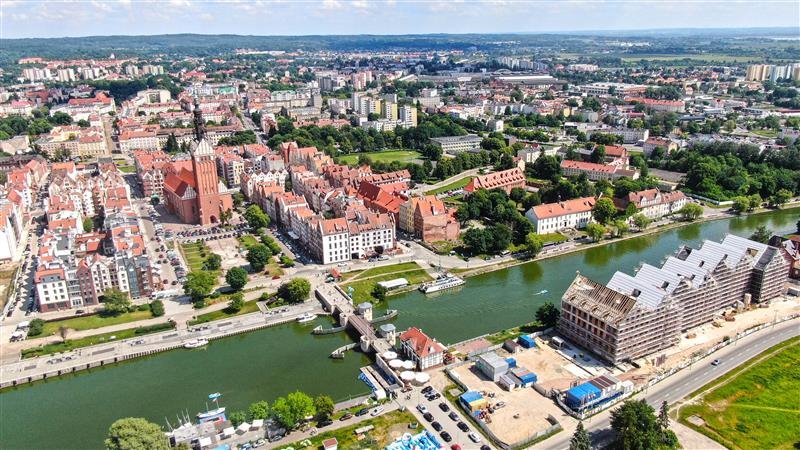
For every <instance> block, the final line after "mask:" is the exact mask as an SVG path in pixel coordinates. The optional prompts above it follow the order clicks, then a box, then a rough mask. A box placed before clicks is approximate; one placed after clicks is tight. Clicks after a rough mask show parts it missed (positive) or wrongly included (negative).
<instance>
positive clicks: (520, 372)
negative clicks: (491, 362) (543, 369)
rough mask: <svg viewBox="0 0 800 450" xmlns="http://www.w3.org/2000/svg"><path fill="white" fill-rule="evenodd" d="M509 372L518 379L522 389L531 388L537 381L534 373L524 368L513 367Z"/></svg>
mask: <svg viewBox="0 0 800 450" xmlns="http://www.w3.org/2000/svg"><path fill="white" fill-rule="evenodd" d="M510 372H511V373H512V374H513V375H514V376H515V377H517V378H518V379H519V381H520V386H522V387H531V386H532V385H533V383H536V380H537V379H538V378H537V377H536V374H535V373H533V372H530V371H528V369H525V368H524V367H515V368H513V369H511V370H510Z"/></svg>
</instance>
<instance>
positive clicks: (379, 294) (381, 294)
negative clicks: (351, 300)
mask: <svg viewBox="0 0 800 450" xmlns="http://www.w3.org/2000/svg"><path fill="white" fill-rule="evenodd" d="M387 291H388V289H386V286H383V285H382V284H380V283H375V286H374V287H373V288H372V292H371V293H370V294H371V295H372V297H373V298H374V299H375V300H378V301H379V302H382V301H384V300H386V292H387Z"/></svg>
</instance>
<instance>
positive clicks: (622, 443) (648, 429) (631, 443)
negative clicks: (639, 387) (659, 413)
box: [611, 400, 662, 450]
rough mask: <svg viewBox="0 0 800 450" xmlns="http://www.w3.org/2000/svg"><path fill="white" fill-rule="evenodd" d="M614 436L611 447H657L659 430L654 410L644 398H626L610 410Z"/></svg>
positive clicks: (636, 449)
mask: <svg viewBox="0 0 800 450" xmlns="http://www.w3.org/2000/svg"><path fill="white" fill-rule="evenodd" d="M611 429H612V430H614V433H615V437H614V441H613V442H612V445H611V447H612V448H614V449H621V450H645V449H653V450H655V449H659V448H662V447H661V430H660V429H659V426H658V422H657V420H656V416H655V411H654V410H653V408H652V407H651V406H650V405H648V404H647V402H646V401H644V400H628V401H626V402H625V403H623V404H622V405H621V406H620V407H618V408H616V409H614V410H613V411H611Z"/></svg>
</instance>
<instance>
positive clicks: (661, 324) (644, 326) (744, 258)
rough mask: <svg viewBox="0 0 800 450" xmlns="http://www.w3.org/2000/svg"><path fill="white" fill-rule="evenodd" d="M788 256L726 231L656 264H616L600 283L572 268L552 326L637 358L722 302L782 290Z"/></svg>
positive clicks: (579, 340) (623, 357)
mask: <svg viewBox="0 0 800 450" xmlns="http://www.w3.org/2000/svg"><path fill="white" fill-rule="evenodd" d="M788 264H789V262H788V261H787V260H786V259H785V256H784V255H783V252H782V251H781V250H780V249H778V248H775V247H771V246H768V245H765V244H761V243H758V242H755V241H751V240H748V239H745V238H742V237H739V236H734V235H731V234H729V235H727V236H725V239H723V241H722V242H721V243H717V242H711V241H705V242H703V245H702V246H701V247H700V248H699V249H692V248H689V247H682V248H680V249H678V251H677V252H676V253H675V254H674V255H673V256H670V257H668V258H667V260H666V261H665V262H664V264H663V265H662V266H661V268H657V267H654V266H651V265H649V264H644V265H643V266H642V267H641V268H640V269H639V270H638V271H637V272H636V274H635V275H634V276H631V275H628V274H626V273H622V272H616V273H615V274H614V276H613V277H612V278H611V280H610V281H609V282H608V284H607V285H605V286H604V285H602V284H600V283H597V282H595V281H592V280H590V279H588V278H586V277H584V276H582V275H580V274H578V275H577V276H576V277H575V280H574V281H573V282H572V284H571V285H570V287H569V288H568V289H567V291H566V292H565V293H564V296H563V297H562V299H561V318H560V320H559V324H558V329H559V331H560V332H561V333H562V334H563V335H564V336H566V337H567V338H569V339H571V340H572V341H573V342H575V343H576V344H579V345H581V346H583V347H585V348H587V349H589V350H591V351H593V352H595V353H596V354H597V355H599V356H600V357H602V358H604V359H606V360H608V361H610V362H612V363H614V364H616V363H619V362H622V361H630V360H634V359H638V358H641V357H643V356H646V355H649V354H651V353H653V352H657V351H659V350H661V349H664V348H666V347H670V346H672V345H675V344H677V343H678V341H679V340H680V334H681V332H682V331H685V330H687V329H689V328H692V327H694V326H697V325H700V324H702V323H705V322H709V321H711V320H712V318H713V317H714V316H715V315H716V314H719V313H720V311H722V310H724V309H725V308H729V307H732V306H737V305H738V304H740V303H741V304H744V305H748V304H749V303H750V302H751V301H753V302H764V301H767V300H770V299H772V298H775V297H777V296H779V295H781V294H782V293H783V292H784V291H785V289H786V280H787V278H788Z"/></svg>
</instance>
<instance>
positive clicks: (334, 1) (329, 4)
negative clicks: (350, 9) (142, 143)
mask: <svg viewBox="0 0 800 450" xmlns="http://www.w3.org/2000/svg"><path fill="white" fill-rule="evenodd" d="M342 7H344V5H342V2H340V1H339V0H322V9H327V10H334V9H342Z"/></svg>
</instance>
